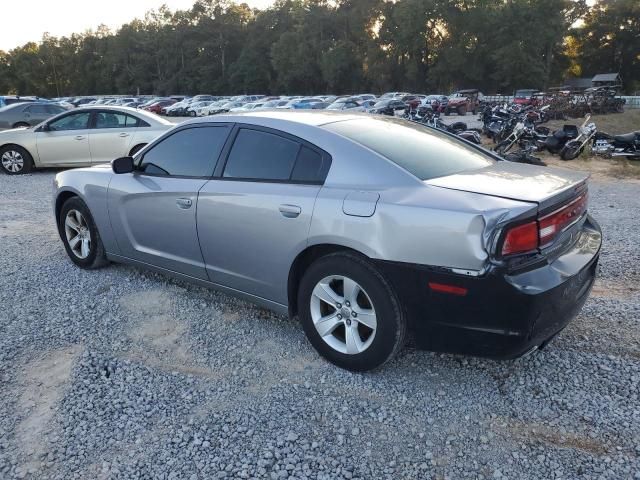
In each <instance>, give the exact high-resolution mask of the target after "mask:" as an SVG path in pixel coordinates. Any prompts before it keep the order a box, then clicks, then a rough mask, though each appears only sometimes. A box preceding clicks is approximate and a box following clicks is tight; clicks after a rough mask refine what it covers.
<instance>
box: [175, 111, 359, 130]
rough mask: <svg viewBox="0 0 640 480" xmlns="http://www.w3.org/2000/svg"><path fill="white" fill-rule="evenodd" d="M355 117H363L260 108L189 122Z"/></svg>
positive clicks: (319, 121)
mask: <svg viewBox="0 0 640 480" xmlns="http://www.w3.org/2000/svg"><path fill="white" fill-rule="evenodd" d="M355 118H361V115H357V114H353V113H351V114H346V113H341V112H336V111H326V110H315V111H314V110H260V111H257V112H256V111H251V112H232V113H228V114H220V115H216V116H215V117H202V118H199V119H195V120H191V121H190V122H189V123H207V122H211V121H221V122H239V123H250V122H251V120H252V119H255V120H257V121H260V123H263V122H264V121H265V120H269V119H271V120H279V121H285V122H289V123H292V124H300V125H309V126H314V127H319V126H322V125H325V124H327V123H333V122H341V121H343V120H351V119H355ZM185 123H186V122H185Z"/></svg>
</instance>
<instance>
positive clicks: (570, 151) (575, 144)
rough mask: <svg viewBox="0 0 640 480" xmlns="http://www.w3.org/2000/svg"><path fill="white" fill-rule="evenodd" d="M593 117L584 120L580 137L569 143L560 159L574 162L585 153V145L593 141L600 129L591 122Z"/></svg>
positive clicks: (580, 128)
mask: <svg viewBox="0 0 640 480" xmlns="http://www.w3.org/2000/svg"><path fill="white" fill-rule="evenodd" d="M589 120H591V115H587V116H586V117H585V119H584V122H583V123H582V125H580V127H579V128H578V132H579V135H578V136H577V137H576V138H575V139H573V140H570V141H568V142H567V143H566V144H565V145H564V147H562V150H560V158H561V159H562V160H573V159H574V158H577V157H578V156H579V155H580V154H581V153H582V152H583V151H584V147H585V145H586V144H587V143H588V142H589V140H591V139H592V138H593V137H594V136H595V135H596V133H598V129H597V128H596V124H595V123H593V122H591V123H589Z"/></svg>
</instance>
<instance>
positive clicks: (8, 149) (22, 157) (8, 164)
mask: <svg viewBox="0 0 640 480" xmlns="http://www.w3.org/2000/svg"><path fill="white" fill-rule="evenodd" d="M0 167H1V168H2V171H3V172H4V173H6V174H9V175H20V174H21V173H29V172H30V171H31V169H32V168H33V157H32V156H31V154H30V153H29V152H27V151H26V150H25V149H24V148H22V147H19V146H17V145H7V146H5V147H2V148H1V149H0Z"/></svg>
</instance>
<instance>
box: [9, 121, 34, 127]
mask: <svg viewBox="0 0 640 480" xmlns="http://www.w3.org/2000/svg"><path fill="white" fill-rule="evenodd" d="M30 126H31V125H29V124H28V123H27V122H17V123H14V124H13V126H12V127H11V128H21V127H27V128H29V127H30Z"/></svg>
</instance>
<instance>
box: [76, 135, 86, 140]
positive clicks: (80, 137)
mask: <svg viewBox="0 0 640 480" xmlns="http://www.w3.org/2000/svg"><path fill="white" fill-rule="evenodd" d="M75 138H76V140H84V135H76V137H75Z"/></svg>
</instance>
